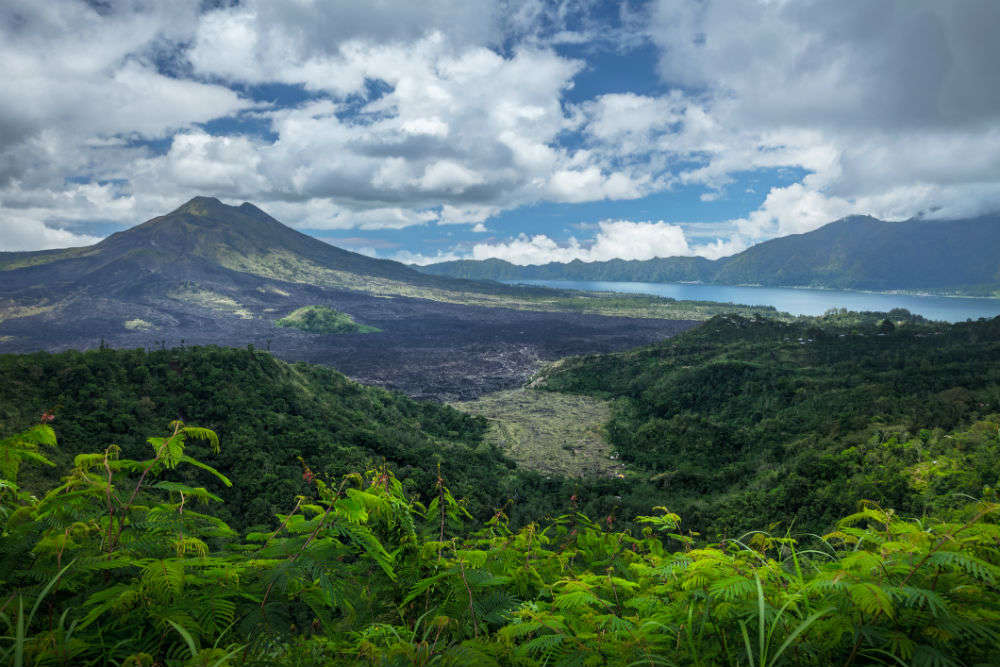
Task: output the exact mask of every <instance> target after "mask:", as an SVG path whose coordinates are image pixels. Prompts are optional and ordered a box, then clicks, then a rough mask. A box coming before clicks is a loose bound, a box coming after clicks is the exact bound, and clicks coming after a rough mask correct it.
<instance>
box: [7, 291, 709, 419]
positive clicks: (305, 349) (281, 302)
mask: <svg viewBox="0 0 1000 667" xmlns="http://www.w3.org/2000/svg"><path fill="white" fill-rule="evenodd" d="M268 284H269V286H271V287H276V288H278V289H280V290H282V291H284V292H287V293H288V296H287V297H286V296H282V295H277V294H275V293H274V292H266V293H261V292H258V291H257V290H256V289H248V290H246V291H245V292H244V293H242V294H236V295H235V297H236V299H237V300H239V301H240V303H241V304H244V305H245V306H247V307H248V309H249V310H251V314H252V318H250V319H244V318H242V317H239V316H236V315H233V314H228V313H220V312H218V311H213V310H208V309H206V308H201V307H197V306H194V305H190V304H185V303H182V302H178V301H176V300H173V299H159V298H155V297H150V298H149V299H148V300H147V301H146V302H143V301H139V302H138V303H129V304H127V305H126V304H124V303H122V302H120V301H117V300H110V299H102V298H100V297H93V296H87V297H76V299H75V300H74V301H72V302H71V303H69V304H67V305H65V306H64V307H63V308H62V309H61V310H60V312H59V314H58V315H57V316H51V315H49V314H47V313H41V314H38V315H32V316H29V317H21V318H17V319H11V320H6V321H4V322H0V352H29V351H36V350H49V351H58V350H65V349H89V348H95V347H98V346H99V345H100V344H101V341H102V340H103V341H104V343H105V344H106V345H108V346H110V347H121V348H134V347H146V348H159V347H161V346H166V347H174V346H177V345H181V344H184V345H226V346H238V347H242V346H245V345H253V346H255V347H257V348H258V349H262V350H263V349H270V351H271V352H272V353H274V354H275V355H276V356H278V357H280V358H282V359H286V360H289V361H307V362H310V363H319V364H325V365H329V366H333V367H334V368H336V369H338V370H340V371H342V372H343V373H346V374H347V375H349V376H350V377H352V378H355V379H357V380H358V381H360V382H364V383H366V384H375V385H381V386H384V387H387V388H391V389H398V390H400V391H402V392H404V393H406V394H409V395H410V396H414V397H418V398H428V399H435V400H440V401H446V400H459V399H471V398H475V397H476V396H479V395H481V394H483V393H487V392H491V391H496V390H500V389H509V388H512V387H517V386H520V385H521V384H523V383H524V381H525V380H527V379H528V378H529V377H530V376H531V375H532V373H534V372H535V371H536V370H537V369H538V368H539V366H540V365H541V364H543V363H545V362H548V361H553V360H555V359H558V358H561V357H565V356H568V355H574V354H586V353H596V352H611V351H615V350H624V349H628V348H630V347H636V346H639V345H646V344H649V343H652V342H654V341H657V340H662V339H663V338H666V337H668V336H671V335H674V334H676V333H679V332H681V331H683V330H685V329H688V328H690V327H691V326H694V325H695V324H696V322H687V321H670V320H655V319H633V318H619V317H605V316H602V315H579V314H573V313H549V312H533V311H521V310H509V309H506V308H481V307H474V306H462V305H456V304H449V303H441V302H436V301H429V300H425V299H411V298H405V297H395V298H380V297H373V296H369V295H366V294H363V293H359V292H347V291H337V290H330V289H322V288H317V287H311V286H304V285H296V284H289V283H278V282H274V281H270V282H269V283H268ZM303 304H316V305H326V306H329V307H331V308H335V309H336V310H340V311H343V312H346V313H349V314H350V315H351V316H353V317H354V318H355V319H356V320H357V321H358V322H361V323H364V324H370V325H373V326H376V327H378V328H380V329H382V331H381V332H379V333H369V334H310V333H305V332H302V331H298V330H295V329H286V328H282V327H278V326H275V325H274V320H276V319H278V318H280V317H282V316H284V315H286V314H287V313H289V312H291V311H292V310H294V308H295V307H297V306H299V305H303ZM132 319H145V320H147V321H148V322H150V323H151V324H153V325H154V328H152V329H150V330H148V331H128V330H127V329H125V327H124V322H125V321H126V320H132Z"/></svg>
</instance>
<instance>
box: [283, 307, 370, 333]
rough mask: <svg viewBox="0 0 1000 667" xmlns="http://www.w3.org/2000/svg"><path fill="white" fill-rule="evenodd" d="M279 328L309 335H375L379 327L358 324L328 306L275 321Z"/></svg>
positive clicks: (299, 312)
mask: <svg viewBox="0 0 1000 667" xmlns="http://www.w3.org/2000/svg"><path fill="white" fill-rule="evenodd" d="M275 324H276V325H278V326H279V327H290V328H292V329H301V330H302V331H308V332H309V333H332V334H346V333H373V332H376V331H381V329H379V328H378V327H372V326H368V325H367V324H358V323H357V322H355V321H354V318H353V317H351V316H350V315H348V314H347V313H342V312H340V311H337V310H334V309H333V308H327V307H326V306H303V307H302V308H298V309H296V310H295V311H293V312H291V313H289V314H288V315H286V316H285V317H282V318H281V319H280V320H277V321H275Z"/></svg>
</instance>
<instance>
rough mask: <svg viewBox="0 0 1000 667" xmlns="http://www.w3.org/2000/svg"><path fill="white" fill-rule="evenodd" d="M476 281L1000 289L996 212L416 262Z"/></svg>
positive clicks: (859, 220)
mask: <svg viewBox="0 0 1000 667" xmlns="http://www.w3.org/2000/svg"><path fill="white" fill-rule="evenodd" d="M417 268H419V270H421V271H423V272H425V273H428V274H433V275H438V276H449V277H453V278H468V279H473V280H596V281H635V282H702V283H715V284H724V285H767V286H787V287H825V288H836V289H857V290H875V291H894V290H900V291H931V292H940V293H954V294H969V295H982V296H990V295H1000V215H993V216H986V217H981V218H975V219H966V220H909V221H906V222H886V221H883V220H878V219H876V218H872V217H869V216H851V217H848V218H843V219H841V220H837V221H836V222H831V223H829V224H827V225H825V226H823V227H821V228H819V229H817V230H815V231H812V232H808V233H806V234H793V235H791V236H784V237H781V238H777V239H773V240H771V241H766V242H764V243H760V244H758V245H755V246H753V247H751V248H749V249H747V250H745V251H743V252H741V253H738V254H736V255H732V256H730V257H723V258H721V259H718V260H714V261H713V260H708V259H704V258H701V257H667V258H661V259H650V260H646V261H637V260H634V261H626V260H620V259H614V260H610V261H606V262H582V261H579V260H575V261H572V262H568V263H559V262H552V263H550V264H542V265H529V266H518V265H515V264H511V263H510V262H505V261H503V260H498V259H488V260H482V261H475V260H461V261H454V262H441V263H438V264H431V265H428V266H423V267H417Z"/></svg>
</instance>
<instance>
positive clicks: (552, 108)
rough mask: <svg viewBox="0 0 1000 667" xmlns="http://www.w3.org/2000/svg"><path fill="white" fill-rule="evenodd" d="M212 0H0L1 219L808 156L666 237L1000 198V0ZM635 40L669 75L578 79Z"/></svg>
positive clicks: (281, 212)
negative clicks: (582, 82) (597, 53)
mask: <svg viewBox="0 0 1000 667" xmlns="http://www.w3.org/2000/svg"><path fill="white" fill-rule="evenodd" d="M205 4H206V3H203V2H200V0H178V2H172V3H146V2H134V1H132V0H109V1H108V2H102V3H82V2H74V1H72V0H53V1H52V2H45V3H38V2H28V1H27V0H10V1H9V2H6V3H4V4H3V6H2V7H0V62H2V64H3V65H4V71H5V73H6V74H7V76H5V77H4V78H3V79H2V80H0V246H7V247H13V244H14V241H12V240H9V239H14V238H15V231H14V227H13V225H14V224H15V223H14V222H13V220H15V218H16V219H17V220H19V221H20V222H19V223H17V224H18V225H20V226H19V229H20V231H18V232H16V234H17V238H18V239H19V240H18V241H17V244H19V247H27V246H30V245H31V242H30V240H28V239H29V238H30V236H31V234H32V233H34V234H35V235H36V236H35V238H36V239H37V245H38V247H42V246H43V245H46V244H49V243H53V242H55V241H53V240H52V239H53V238H57V236H58V235H57V236H56V237H54V236H53V233H54V230H63V231H65V232H66V233H70V234H74V233H79V234H84V235H85V230H83V231H81V230H82V229H83V228H82V227H79V226H75V225H81V224H84V223H86V222H88V221H100V222H108V221H111V222H121V223H134V222H138V221H141V220H142V219H144V218H146V217H151V216H152V215H155V214H157V213H161V212H162V211H163V210H168V209H169V207H171V206H174V205H176V204H177V203H180V202H181V201H184V200H185V199H187V198H189V197H190V196H191V195H192V194H199V193H200V194H215V195H219V196H222V197H224V198H228V199H231V200H235V201H242V200H252V201H255V202H257V203H259V204H261V205H263V206H265V207H266V208H268V210H271V211H274V212H275V214H276V215H277V217H279V219H282V220H285V221H287V222H289V223H292V224H295V225H297V226H300V227H306V228H316V229H348V228H356V229H394V228H402V227H408V226H418V225H432V224H458V225H465V226H467V229H469V230H470V231H475V232H478V233H482V232H484V231H485V229H486V223H487V222H488V221H492V220H495V219H498V218H500V216H501V214H502V213H503V212H504V211H508V210H511V209H513V208H517V207H520V206H525V205H530V204H535V203H538V202H553V203H584V202H592V201H598V200H627V199H636V198H641V197H644V196H647V195H649V194H651V193H663V192H667V191H670V190H671V189H673V188H678V189H680V188H698V189H704V192H703V193H697V194H701V197H702V201H706V202H707V201H721V200H724V199H725V198H726V197H727V196H728V194H729V193H728V189H729V188H730V187H731V186H732V185H733V184H734V182H736V180H737V179H739V178H741V176H742V175H745V174H746V173H747V172H754V171H760V170H777V169H782V168H792V169H794V170H796V173H803V174H805V175H804V176H802V177H801V178H799V179H797V182H793V183H790V184H789V183H787V182H785V183H782V184H781V185H776V186H774V187H773V188H771V190H770V192H768V193H767V194H766V197H765V199H764V201H763V204H762V205H761V206H760V207H759V208H758V209H757V210H755V211H748V212H747V213H746V214H744V215H741V216H739V217H738V218H736V219H733V220H729V221H726V222H727V229H728V233H727V234H726V235H724V236H720V237H718V238H715V239H714V240H711V241H709V242H708V243H707V244H704V245H693V246H692V245H688V246H686V247H685V246H683V245H681V244H680V242H679V240H678V239H677V238H674V239H673V240H669V238H670V236H669V234H668V233H667V232H665V231H664V229H659V230H658V232H657V234H658V236H657V237H656V239H658V241H656V242H660V243H663V244H666V245H663V246H658V248H659V249H658V250H657V252H660V253H664V252H672V253H674V254H678V253H682V252H688V253H697V254H702V255H705V256H718V255H719V254H721V253H726V252H734V251H737V250H739V249H742V248H743V247H745V246H746V244H748V243H751V242H754V241H758V240H761V239H765V238H769V237H771V236H775V235H781V234H788V233H795V232H802V231H808V230H809V229H813V228H815V227H817V226H819V225H821V224H823V223H825V222H828V221H830V220H832V219H834V218H836V217H840V216H842V215H847V214H851V213H870V214H873V215H876V216H878V217H884V218H889V219H905V218H908V217H911V216H915V215H924V216H937V217H952V216H954V217H958V216H966V215H975V214H978V213H983V212H986V211H990V210H995V209H997V208H1000V71H998V70H997V68H996V66H995V64H996V62H997V61H998V60H1000V42H998V41H997V40H995V39H993V35H994V33H995V32H996V29H997V28H998V27H1000V5H998V4H997V3H995V2H992V0H968V1H966V2H961V3H941V2H936V1H933V0H911V1H909V2H884V3H874V4H873V3H868V2H860V1H859V2H853V1H852V2H840V1H838V2H834V1H833V0H806V1H804V2H799V1H794V2H793V1H791V0H750V1H747V2H744V1H742V0H741V1H736V0H652V1H651V2H649V3H636V4H634V5H633V4H628V5H622V7H621V10H620V19H621V20H614V21H610V22H609V20H608V17H607V12H603V11H599V8H597V7H596V5H595V3H592V2H589V1H588V0H565V1H563V2H560V3H547V2H541V1H539V0H510V1H509V2H503V3H496V2H488V1H486V0H474V1H471V2H470V1H465V0H462V1H459V0H428V1H427V2H421V3H412V2H401V1H397V0H386V1H384V2H378V3H355V4H353V5H351V4H344V3H320V2H318V1H317V0H302V1H300V2H295V3H273V2H266V1H265V0H246V1H244V2H240V3H238V4H237V3H219V4H221V5H223V6H217V7H215V8H211V9H208V10H206V9H204V6H205ZM641 42H645V43H647V44H652V45H653V46H654V47H655V49H656V54H657V57H658V75H659V77H660V80H659V87H660V89H662V90H663V91H665V92H662V93H656V94H653V93H648V94H638V93H634V92H622V91H620V90H619V91H616V92H610V93H607V94H600V93H598V94H595V95H592V96H591V97H590V98H589V99H585V100H582V101H581V100H578V101H576V102H570V101H569V99H570V95H569V93H570V91H572V90H573V86H574V84H575V81H576V80H577V77H578V76H579V75H580V74H581V72H584V71H585V70H586V69H587V68H588V67H589V66H590V65H589V64H588V63H587V62H586V58H587V57H588V55H587V54H588V48H587V47H589V49H590V50H591V51H593V50H599V49H609V48H617V49H620V50H621V52H627V51H628V49H629V48H631V47H632V46H634V45H636V44H638V43H641ZM567 44H572V45H575V48H574V50H573V53H578V54H584V55H579V56H577V57H575V58H571V57H568V56H567V55H565V53H566V52H565V51H560V50H559V49H560V47H561V46H562V45H567ZM581 47H583V48H581ZM258 84H284V85H286V86H292V87H297V88H301V89H302V90H304V91H306V93H307V95H306V99H304V100H303V101H300V102H296V103H293V104H270V103H268V104H260V103H254V102H252V101H251V100H249V99H248V98H247V97H246V93H245V92H241V91H246V90H247V88H246V86H248V85H250V86H252V85H258ZM609 85H610V84H609ZM655 89H656V86H649V87H647V90H655ZM220 119H221V120H224V122H221V123H213V124H211V125H206V123H209V121H218V120H220ZM240 119H242V120H252V121H253V123H252V124H254V125H255V126H256V127H263V128H264V130H262V131H260V132H257V133H250V134H247V133H246V132H244V131H240V130H237V129H235V128H236V127H238V126H239V124H238V123H235V122H233V121H234V120H240ZM210 128H211V129H210ZM227 128H228V129H227ZM151 140H155V141H157V142H158V143H157V144H155V145H150V144H149V142H150V141H151ZM740 187H741V189H742V188H743V186H742V185H741V186H740ZM29 222H30V225H29V224H28V223H29ZM630 224H657V223H630ZM664 224H667V223H664ZM489 226H490V228H491V229H493V230H494V233H498V234H503V232H504V230H503V228H502V227H503V225H502V224H500V223H497V224H494V223H493V222H490V223H489ZM8 228H9V229H8ZM31 230H34V231H33V232H32V231H31ZM46 230H49V231H46ZM639 234H640V229H639V228H627V230H626V228H623V229H622V230H618V231H613V230H610V228H609V230H608V231H605V230H602V231H601V232H600V234H599V235H598V236H597V237H595V238H593V239H590V240H588V241H580V242H577V241H566V242H563V241H562V240H557V239H554V238H553V237H552V232H551V231H549V230H547V229H545V228H541V227H540V228H539V229H538V230H537V233H529V234H527V235H526V236H525V237H523V238H517V239H507V240H506V241H494V242H492V246H491V247H494V248H496V250H495V251H496V252H506V253H508V254H509V255H510V256H511V257H513V256H515V255H517V253H520V255H517V256H520V257H529V256H536V257H539V258H541V257H543V256H548V257H557V256H572V257H579V258H585V257H591V258H593V257H598V256H600V257H604V256H610V255H609V253H622V254H621V255H615V256H630V257H631V256H634V255H635V253H636V252H638V250H636V248H637V247H638V246H631V245H629V242H628V240H627V239H628V238H639ZM602 235H603V236H602ZM535 239H539V240H538V241H537V242H536V241H535ZM602 239H603V240H602ZM612 239H618V240H617V241H615V242H614V243H612ZM665 239H668V240H665ZM680 240H683V236H681V237H680ZM646 241H647V242H652V241H653V240H652V239H646ZM574 244H576V245H574ZM480 245H483V246H485V245H490V244H480ZM505 248H506V249H505ZM481 252H492V251H491V250H489V249H486V250H481ZM545 253H548V255H546V254H545ZM595 253H597V254H595Z"/></svg>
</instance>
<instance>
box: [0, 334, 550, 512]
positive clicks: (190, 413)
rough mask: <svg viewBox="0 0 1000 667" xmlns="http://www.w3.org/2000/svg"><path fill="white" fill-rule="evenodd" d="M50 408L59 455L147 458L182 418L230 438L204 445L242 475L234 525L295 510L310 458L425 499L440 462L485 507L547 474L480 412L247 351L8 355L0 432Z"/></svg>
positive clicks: (0, 372)
mask: <svg viewBox="0 0 1000 667" xmlns="http://www.w3.org/2000/svg"><path fill="white" fill-rule="evenodd" d="M46 411H50V412H51V413H53V414H55V417H56V418H55V421H54V422H53V425H54V426H55V427H56V428H57V429H58V431H59V436H60V448H59V451H58V452H57V453H56V454H55V457H56V460H57V462H59V463H60V464H62V465H65V464H68V463H69V462H70V461H71V460H72V457H73V456H74V455H76V454H79V453H82V452H86V451H91V450H93V449H95V448H98V449H103V448H105V447H107V446H108V445H111V444H117V445H119V446H120V447H121V448H122V455H123V456H131V457H137V456H141V455H142V454H141V452H144V451H145V448H146V447H148V445H147V444H146V438H147V437H148V436H149V435H151V433H150V429H151V428H152V429H157V430H159V429H164V428H166V424H167V423H168V422H169V421H171V420H173V419H178V418H181V419H183V420H185V421H186V422H189V423H191V424H198V425H199V426H204V427H208V428H212V429H213V430H215V431H216V432H217V433H218V434H219V437H220V438H222V439H223V440H224V441H225V442H226V443H227V447H226V448H224V449H223V450H222V453H221V454H220V455H218V456H215V455H212V454H210V453H208V452H207V450H199V449H197V448H196V449H195V451H197V452H199V454H205V455H206V460H207V461H209V462H210V463H211V464H212V465H214V466H215V467H217V468H219V469H221V470H223V471H224V472H225V474H227V475H228V476H230V477H231V478H232V479H233V480H234V481H235V482H236V484H235V485H234V487H233V488H232V489H227V488H223V487H222V486H221V485H216V486H215V487H213V489H212V490H213V491H214V492H216V493H218V494H220V495H221V496H222V497H223V498H225V499H226V501H227V505H226V507H227V510H228V512H227V514H226V518H227V519H230V520H233V521H235V523H236V524H237V525H247V524H253V523H259V522H266V521H269V520H270V518H271V517H272V516H273V515H274V513H276V512H280V511H287V509H288V508H287V507H285V506H284V505H285V504H286V503H287V502H288V499H289V498H292V497H294V495H295V494H297V493H301V492H302V491H303V490H304V489H305V488H306V486H307V484H306V483H305V482H304V481H303V479H302V473H303V463H304V464H306V465H308V466H310V468H311V469H312V470H313V471H315V472H316V473H317V474H321V475H324V476H326V475H332V476H338V475H341V474H345V473H347V472H350V471H356V470H359V469H365V468H366V466H370V465H375V464H377V463H379V462H381V461H383V460H384V461H386V462H388V463H389V464H390V465H391V466H392V468H393V469H394V470H395V471H396V473H397V474H398V475H399V476H400V478H401V479H402V480H403V483H404V485H405V487H406V488H407V489H408V490H409V491H410V492H412V493H414V494H416V495H417V496H418V497H419V496H421V495H423V494H430V493H433V489H434V486H435V481H436V479H437V475H438V467H437V466H438V464H441V465H442V466H443V472H444V474H445V476H446V478H447V479H448V480H449V483H450V484H451V485H452V487H453V488H454V489H455V492H456V494H460V495H461V496H462V497H465V498H466V499H467V501H468V508H469V509H470V511H472V512H473V513H474V514H476V515H477V516H479V517H484V516H488V515H489V514H490V512H492V510H493V507H494V505H495V504H496V503H497V502H498V499H499V498H505V497H508V496H509V495H510V494H511V493H512V492H513V489H515V488H519V485H522V484H527V485H528V487H530V486H532V485H534V484H535V483H536V480H537V477H538V476H537V475H533V474H531V473H525V474H519V473H517V472H516V471H514V470H513V465H514V464H513V462H512V461H509V460H507V459H506V458H505V457H503V456H502V455H501V454H500V453H499V451H498V450H496V449H495V448H493V447H492V446H489V445H486V444H483V442H482V434H483V433H484V431H485V428H486V424H485V422H484V421H483V420H481V419H479V418H473V417H469V416H467V415H464V414H462V413H460V412H458V411H457V410H454V409H452V408H449V407H446V406H442V405H438V404H434V403H420V402H416V401H413V400H411V399H408V398H406V397H405V396H403V395H401V394H396V393H392V392H388V391H385V390H382V389H376V388H371V387H365V386H363V385H359V384H357V383H354V382H351V381H350V380H348V379H347V378H345V377H344V376H343V375H341V374H340V373H337V372H336V371H334V370H332V369H329V368H327V367H323V366H312V365H307V364H287V363H285V362H282V361H278V360H277V359H275V358H273V357H272V356H271V355H269V354H266V353H263V352H255V351H251V350H247V349H243V350H238V349H227V348H214V347H200V348H186V349H180V348H177V349H173V350H165V351H156V352H149V353H147V352H145V351H143V350H111V349H104V350H94V351H91V352H84V353H81V352H65V353H60V354H47V353H39V354H31V355H0V437H4V436H6V435H10V434H12V433H14V432H16V431H18V430H22V429H24V428H27V427H28V426H29V425H30V424H32V423H35V422H37V420H38V416H39V415H41V414H42V413H43V412H46ZM299 457H301V458H302V461H300V460H299ZM39 474H45V475H47V473H45V471H44V470H42V471H41V473H39ZM46 480H47V481H46ZM52 481H54V480H53V479H52V478H50V477H47V476H45V477H40V478H39V477H36V478H35V479H34V482H37V483H45V484H51V482H52ZM541 495H542V496H544V495H545V494H544V493H543V494H541ZM542 502H548V501H546V500H545V499H544V498H543V500H542ZM229 512H232V514H229Z"/></svg>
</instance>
